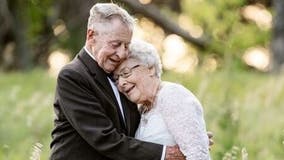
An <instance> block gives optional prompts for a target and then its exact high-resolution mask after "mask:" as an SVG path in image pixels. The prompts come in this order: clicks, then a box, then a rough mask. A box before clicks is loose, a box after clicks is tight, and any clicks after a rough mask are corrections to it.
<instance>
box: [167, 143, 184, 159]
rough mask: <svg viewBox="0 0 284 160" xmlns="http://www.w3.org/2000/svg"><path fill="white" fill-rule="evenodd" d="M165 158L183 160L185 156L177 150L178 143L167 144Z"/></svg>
mask: <svg viewBox="0 0 284 160" xmlns="http://www.w3.org/2000/svg"><path fill="white" fill-rule="evenodd" d="M165 160H185V156H184V155H183V154H182V152H181V151H180V150H179V147H178V145H175V146H167V148H166V158H165Z"/></svg>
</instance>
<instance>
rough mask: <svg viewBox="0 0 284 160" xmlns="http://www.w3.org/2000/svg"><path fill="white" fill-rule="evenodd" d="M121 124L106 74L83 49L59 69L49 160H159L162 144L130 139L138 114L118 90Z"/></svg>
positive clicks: (134, 106) (135, 108) (137, 121)
mask: <svg viewBox="0 0 284 160" xmlns="http://www.w3.org/2000/svg"><path fill="white" fill-rule="evenodd" d="M121 101H122V104H123V106H124V115H125V118H126V124H124V122H123V119H122V116H121V115H120V113H119V110H118V108H117V106H118V104H117V101H116V98H115V95H114V93H113V91H112V88H111V85H110V84H109V81H108V79H107V77H106V73H105V72H104V71H103V70H102V69H101V68H100V67H99V66H98V64H97V62H95V61H94V60H93V59H92V58H91V57H90V56H89V55H88V54H87V53H86V51H85V50H84V49H82V50H81V51H80V53H79V54H78V55H77V57H75V58H74V60H73V61H72V62H71V63H69V64H67V65H66V66H65V67H63V69H62V70H61V71H60V73H59V75H58V79H57V87H56V95H55V102H54V111H55V115H56V118H55V120H54V124H55V127H54V130H53V131H52V142H51V145H50V146H51V156H50V159H52V160H111V159H112V160H160V158H161V154H162V146H161V145H158V144H154V143H147V142H142V141H139V140H136V139H134V138H132V137H133V136H134V134H135V130H136V129H137V127H138V124H139V119H140V115H139V113H138V111H137V107H136V105H135V104H134V103H131V102H130V101H128V100H127V99H126V97H124V96H123V95H122V94H121Z"/></svg>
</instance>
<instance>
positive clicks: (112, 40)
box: [88, 19, 132, 73]
mask: <svg viewBox="0 0 284 160" xmlns="http://www.w3.org/2000/svg"><path fill="white" fill-rule="evenodd" d="M110 24H111V25H108V26H105V28H102V30H101V32H100V33H99V34H97V35H94V36H93V37H92V39H91V40H90V39H89V40H88V41H89V44H90V49H91V53H92V54H93V55H94V57H95V59H96V61H97V62H98V64H99V66H100V67H101V68H102V69H103V70H104V71H105V72H107V73H110V72H113V71H114V70H115V69H116V67H118V66H119V64H121V63H122V61H123V60H125V59H126V58H127V56H128V46H129V43H130V41H131V37H132V31H131V30H130V29H129V28H128V27H127V26H126V25H125V24H124V23H122V22H121V21H120V20H118V19H114V20H113V21H112V22H111V23H110Z"/></svg>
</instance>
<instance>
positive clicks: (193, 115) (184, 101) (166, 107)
mask: <svg viewBox="0 0 284 160" xmlns="http://www.w3.org/2000/svg"><path fill="white" fill-rule="evenodd" d="M160 98H162V100H161V102H162V103H163V106H162V109H161V113H162V116H163V119H164V121H165V123H166V125H167V127H168V129H169V131H170V133H171V134H172V135H173V137H174V139H175V141H176V143H177V144H178V146H179V147H180V149H181V151H182V152H183V154H184V155H185V156H186V159H187V160H198V159H200V160H208V159H210V158H209V157H210V156H209V144H208V137H207V134H206V126H205V122H204V119H203V111H202V106H201V104H200V103H199V101H198V100H197V99H196V97H195V96H194V95H193V94H192V93H191V92H190V91H188V90H187V89H185V88H184V87H182V86H181V85H176V84H175V85H172V86H169V87H168V88H166V90H165V92H164V94H162V95H161V97H160Z"/></svg>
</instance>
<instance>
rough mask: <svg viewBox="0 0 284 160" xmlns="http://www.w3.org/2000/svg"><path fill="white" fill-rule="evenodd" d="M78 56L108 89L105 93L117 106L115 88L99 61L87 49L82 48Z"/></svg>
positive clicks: (103, 86) (94, 76) (97, 80)
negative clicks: (112, 86) (113, 88)
mask: <svg viewBox="0 0 284 160" xmlns="http://www.w3.org/2000/svg"><path fill="white" fill-rule="evenodd" d="M78 58H79V59H80V60H81V61H82V62H83V63H84V65H85V66H86V67H87V68H88V70H89V71H90V73H91V74H92V76H93V78H94V80H95V81H96V82H98V84H100V86H101V87H102V88H103V89H104V90H106V91H107V92H105V93H104V94H106V95H107V96H108V97H109V98H110V99H111V100H112V102H115V105H116V106H117V105H118V104H117V100H116V98H115V95H114V93H113V90H112V88H111V85H110V83H109V81H108V79H107V75H106V73H105V72H104V70H103V69H102V68H101V67H100V66H99V65H98V63H97V62H96V61H95V60H93V59H92V58H91V57H90V56H89V55H88V53H87V52H86V51H85V49H82V50H81V51H80V52H79V55H78Z"/></svg>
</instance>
